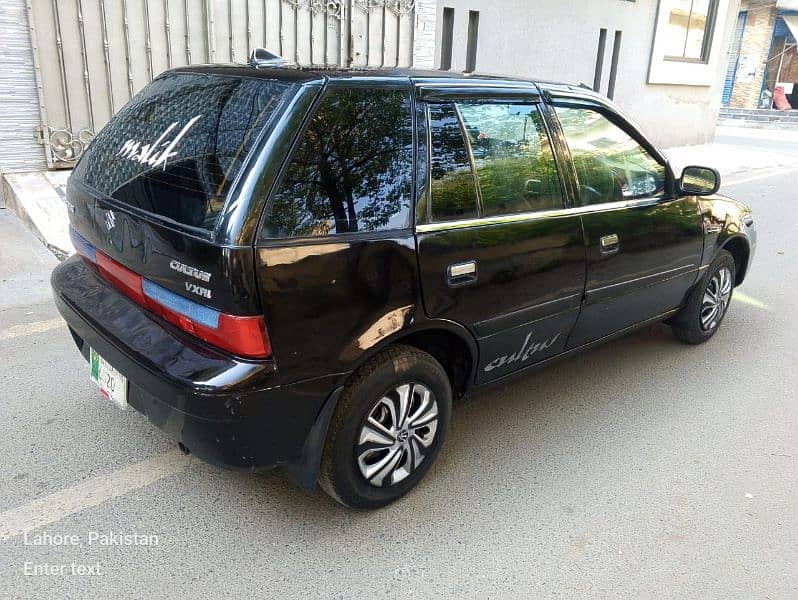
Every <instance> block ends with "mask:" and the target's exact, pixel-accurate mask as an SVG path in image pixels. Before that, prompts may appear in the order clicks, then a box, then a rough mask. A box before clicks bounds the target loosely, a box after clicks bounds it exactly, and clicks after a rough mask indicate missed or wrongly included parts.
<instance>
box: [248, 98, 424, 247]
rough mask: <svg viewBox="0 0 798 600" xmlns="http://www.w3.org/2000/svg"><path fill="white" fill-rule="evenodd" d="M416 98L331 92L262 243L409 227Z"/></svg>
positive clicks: (275, 203) (278, 196)
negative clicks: (413, 106)
mask: <svg viewBox="0 0 798 600" xmlns="http://www.w3.org/2000/svg"><path fill="white" fill-rule="evenodd" d="M412 169H413V119H412V113H411V100H410V94H409V92H408V91H407V90H399V89H386V88H378V89H367V88H359V87H351V88H347V87H333V88H330V89H329V90H328V91H327V92H326V93H325V96H324V98H323V99H322V101H321V104H320V106H319V108H318V110H316V112H315V114H314V115H313V116H312V118H311V119H310V122H309V124H308V125H307V127H306V128H305V130H304V132H303V133H302V137H301V138H300V140H299V142H298V144H297V147H296V150H295V151H294V153H293V156H292V158H291V163H290V164H289V166H288V169H287V171H286V173H285V175H284V176H283V178H282V181H281V182H280V183H279V184H278V186H277V190H276V192H275V193H274V195H273V197H272V204H271V207H270V210H269V215H268V218H267V220H266V223H265V225H264V231H263V233H262V237H267V238H283V237H306V236H324V235H330V234H341V233H353V232H363V231H379V230H390V229H400V228H404V227H408V226H409V225H410V207H411V204H412V202H411V189H412V183H413V171H412Z"/></svg>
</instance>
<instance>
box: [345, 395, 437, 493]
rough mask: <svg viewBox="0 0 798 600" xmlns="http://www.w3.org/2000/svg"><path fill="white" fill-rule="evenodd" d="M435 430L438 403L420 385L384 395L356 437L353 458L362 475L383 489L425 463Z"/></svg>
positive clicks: (370, 412)
mask: <svg viewBox="0 0 798 600" xmlns="http://www.w3.org/2000/svg"><path fill="white" fill-rule="evenodd" d="M437 429H438V403H437V401H436V399H435V396H434V395H433V393H432V392H431V391H430V390H429V388H427V386H425V385H423V384H421V383H407V384H403V385H400V386H398V387H397V388H395V389H393V390H391V391H389V392H388V393H386V394H385V395H384V396H383V397H382V398H380V399H379V400H378V401H377V403H376V404H375V405H374V406H373V407H372V409H371V410H370V411H369V413H368V415H367V417H366V420H365V422H364V424H363V425H362V426H361V429H360V432H359V434H358V441H357V446H356V448H355V457H356V459H357V465H358V468H359V469H360V473H361V475H363V477H364V478H365V479H366V481H368V482H369V483H370V484H371V485H373V486H376V487H384V486H389V485H394V484H396V483H399V482H400V481H402V480H403V479H405V478H406V477H407V476H408V475H410V473H412V472H413V471H414V470H415V469H416V468H418V465H420V464H421V462H422V461H423V460H424V457H425V456H426V455H427V453H428V452H429V450H430V447H431V446H432V442H433V441H434V440H435V433H436V431H437Z"/></svg>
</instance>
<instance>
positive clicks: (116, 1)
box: [27, 0, 435, 168]
mask: <svg viewBox="0 0 798 600" xmlns="http://www.w3.org/2000/svg"><path fill="white" fill-rule="evenodd" d="M27 3H28V13H29V20H30V25H31V36H32V42H33V50H34V52H33V54H34V61H35V69H36V73H37V79H38V82H39V85H38V92H39V105H40V110H41V120H42V126H41V127H40V128H39V131H38V138H39V141H40V142H41V143H42V144H44V146H45V150H46V155H47V162H48V166H49V167H51V168H59V167H72V166H73V165H74V163H75V161H76V160H77V159H78V158H79V157H80V155H81V154H82V153H83V150H84V149H85V148H86V145H87V144H88V143H89V142H90V141H91V139H92V138H93V136H94V134H95V132H97V131H99V129H100V128H101V127H102V126H103V125H104V124H105V123H106V122H107V121H108V120H109V119H110V117H111V115H113V114H114V113H115V112H116V111H117V110H119V109H120V108H121V107H122V106H123V105H124V104H125V103H127V101H128V100H129V99H130V98H131V97H132V96H133V95H134V94H135V93H136V92H138V91H139V90H140V89H141V88H142V87H143V86H145V85H146V84H147V83H148V82H150V81H152V79H153V78H154V77H156V76H157V75H158V74H159V73H160V72H162V71H164V70H166V69H169V68H172V67H177V66H181V65H187V64H196V63H206V62H210V63H214V62H216V63H221V62H246V59H247V57H248V55H249V53H250V51H251V50H252V49H253V48H255V47H263V48H266V49H267V50H270V51H272V52H276V53H277V54H280V55H281V56H283V57H285V58H286V59H287V60H290V61H293V62H295V63H297V64H301V65H318V66H335V65H342V66H412V65H413V57H414V36H415V30H416V28H417V27H418V26H419V25H420V26H421V30H422V32H423V34H424V35H428V32H429V31H430V29H431V30H432V31H433V32H434V18H435V15H434V3H428V2H424V1H423V0H420V1H419V4H420V5H422V6H425V8H430V7H427V5H428V4H431V9H432V10H427V12H428V13H431V15H430V16H429V18H430V19H431V20H432V27H431V28H430V25H429V22H424V23H418V22H417V19H416V17H417V15H416V12H417V11H416V0H27ZM433 43H434V42H433Z"/></svg>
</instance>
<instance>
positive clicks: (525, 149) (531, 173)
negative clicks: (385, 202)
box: [416, 89, 585, 382]
mask: <svg viewBox="0 0 798 600" xmlns="http://www.w3.org/2000/svg"><path fill="white" fill-rule="evenodd" d="M420 96H421V102H420V104H419V108H420V112H421V117H420V118H419V119H418V124H419V127H420V132H419V135H418V138H419V140H420V144H419V146H420V148H419V150H420V155H421V156H423V157H426V158H427V162H428V164H429V168H428V169H426V170H425V172H422V173H421V175H420V179H421V180H422V181H423V177H426V182H425V184H426V194H424V195H423V196H422V198H421V199H420V200H419V203H418V206H417V209H416V213H417V214H416V233H417V244H418V256H419V266H420V272H421V286H422V291H423V299H424V306H425V309H426V312H427V314H428V316H430V317H433V318H442V319H450V320H452V321H456V322H458V323H460V324H463V325H465V326H466V327H468V328H469V329H470V330H471V331H472V332H473V333H474V335H475V337H476V338H477V339H478V342H479V351H480V356H479V365H478V375H477V381H478V382H483V381H488V380H491V379H496V378H498V377H501V376H503V375H506V374H508V373H511V372H513V371H516V370H518V369H521V368H523V367H526V366H528V365H531V364H533V363H535V362H538V361H540V360H543V359H545V358H547V357H550V356H552V355H554V354H557V353H558V352H560V351H562V350H563V348H564V347H565V343H566V340H567V338H568V335H569V333H570V331H571V328H572V327H573V325H574V322H575V321H576V318H577V315H578V313H579V308H580V302H581V298H582V292H583V288H584V277H585V267H584V247H583V241H582V229H581V223H580V220H579V216H578V215H569V214H568V213H567V211H565V210H564V209H565V204H564V193H563V187H562V182H561V178H560V176H559V173H558V168H557V164H556V161H555V155H554V152H553V149H552V145H551V137H550V135H549V132H548V129H547V126H546V122H545V119H544V117H543V113H542V112H541V107H540V105H539V103H538V100H539V99H538V97H537V95H536V94H535V93H534V92H532V91H530V90H526V89H525V90H517V91H508V90H501V93H498V92H497V93H496V95H495V96H493V97H491V96H490V95H486V94H485V92H484V90H483V91H481V92H480V93H479V96H475V97H469V93H468V91H467V90H451V89H448V90H445V91H441V90H437V91H436V90H425V89H421V91H420Z"/></svg>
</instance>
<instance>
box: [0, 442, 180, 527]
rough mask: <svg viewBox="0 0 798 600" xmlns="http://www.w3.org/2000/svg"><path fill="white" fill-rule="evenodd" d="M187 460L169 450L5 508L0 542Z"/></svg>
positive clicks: (159, 476)
mask: <svg viewBox="0 0 798 600" xmlns="http://www.w3.org/2000/svg"><path fill="white" fill-rule="evenodd" d="M190 460H191V459H190V458H189V457H188V456H185V455H183V453H182V452H180V451H179V450H173V451H171V452H166V453H165V454H159V455H157V456H153V457H152V458H148V459H147V460H143V461H141V462H138V463H135V464H132V465H129V466H127V467H124V468H122V469H119V470H118V471H115V472H113V473H109V474H107V475H101V476H99V477H94V478H92V479H89V480H88V481H84V482H83V483H79V484H78V485H76V486H73V487H71V488H67V489H65V490H60V491H58V492H55V493H53V494H50V495H49V496H45V497H44V498H39V499H37V500H34V501H32V502H29V503H28V504H24V505H22V506H18V507H17V508H12V509H11V510H7V511H5V512H4V513H0V541H4V540H7V539H9V538H12V537H15V536H18V535H22V534H24V533H27V532H30V531H33V530H34V529H37V528H38V527H42V526H43V525H49V524H50V523H55V522H56V521H60V520H61V519H64V518H66V517H68V516H70V515H73V514H75V513H77V512H80V511H82V510H85V509H87V508H91V507H93V506H97V505H99V504H102V503H103V502H105V501H106V500H111V499H112V498H117V497H119V496H122V495H124V494H127V493H129V492H132V491H134V490H137V489H139V488H143V487H145V486H148V485H150V484H151V483H154V482H156V481H158V480H159V479H163V478H164V477H169V476H170V475H175V474H177V473H179V472H181V471H183V470H184V469H185V468H186V467H187V466H188V464H189V462H190Z"/></svg>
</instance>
